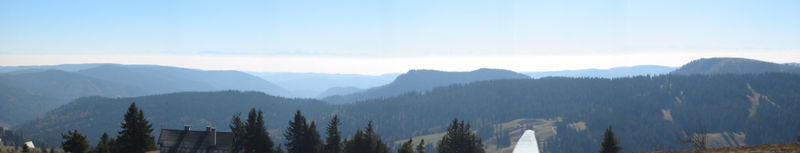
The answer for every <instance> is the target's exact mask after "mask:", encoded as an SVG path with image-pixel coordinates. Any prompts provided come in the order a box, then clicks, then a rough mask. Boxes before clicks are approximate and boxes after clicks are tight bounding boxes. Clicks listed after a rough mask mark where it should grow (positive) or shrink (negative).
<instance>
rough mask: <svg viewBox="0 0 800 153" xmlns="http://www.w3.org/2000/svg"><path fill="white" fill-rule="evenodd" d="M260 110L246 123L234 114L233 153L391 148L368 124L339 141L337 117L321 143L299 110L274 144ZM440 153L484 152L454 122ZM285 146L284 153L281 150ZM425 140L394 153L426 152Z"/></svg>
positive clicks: (384, 151)
mask: <svg viewBox="0 0 800 153" xmlns="http://www.w3.org/2000/svg"><path fill="white" fill-rule="evenodd" d="M262 114H263V112H262V111H261V110H256V109H251V110H250V112H249V113H248V115H247V119H246V120H242V118H241V114H236V115H234V116H233V117H232V119H231V124H230V128H231V131H232V132H233V135H234V140H233V146H232V147H231V152H233V153H284V152H288V153H389V152H391V151H390V147H389V146H388V145H387V144H386V143H385V142H384V141H383V140H382V139H381V137H380V136H379V135H378V134H377V133H376V132H375V128H374V127H373V125H372V122H371V121H370V122H369V123H368V124H367V126H366V127H364V128H363V129H358V130H356V132H355V134H353V136H351V137H349V138H344V139H342V135H341V131H339V126H340V125H341V121H340V120H339V117H338V116H335V115H334V116H333V118H332V119H331V120H330V121H329V122H328V124H327V126H326V127H325V132H326V134H327V138H326V139H325V141H324V142H323V140H322V139H321V135H320V134H319V132H318V131H317V123H316V122H315V121H310V122H309V121H308V120H307V119H306V118H305V116H303V114H302V112H301V111H300V110H298V111H297V112H296V113H295V115H294V118H293V120H291V121H289V126H288V127H287V128H286V130H285V132H284V133H283V137H284V138H285V139H286V140H287V142H286V143H285V144H283V145H275V144H274V143H273V141H272V140H271V139H270V133H269V132H268V131H267V128H266V127H265V124H264V121H263V119H264V118H263V115H262ZM438 144H439V145H438V147H439V149H438V152H439V153H484V152H485V151H484V150H483V143H482V142H481V139H480V138H478V137H477V136H476V135H475V133H474V132H472V130H471V129H470V125H469V124H466V123H465V122H464V121H460V122H459V120H458V119H454V120H453V121H452V123H451V124H450V126H449V127H448V131H447V134H445V136H444V138H443V139H442V140H441V141H440V142H439V143H438ZM283 147H285V151H284V149H283ZM425 149H426V148H425V140H420V142H419V143H418V145H416V146H415V145H414V143H413V140H412V139H410V138H409V140H408V141H407V142H405V143H403V144H402V146H400V148H399V149H397V153H425Z"/></svg>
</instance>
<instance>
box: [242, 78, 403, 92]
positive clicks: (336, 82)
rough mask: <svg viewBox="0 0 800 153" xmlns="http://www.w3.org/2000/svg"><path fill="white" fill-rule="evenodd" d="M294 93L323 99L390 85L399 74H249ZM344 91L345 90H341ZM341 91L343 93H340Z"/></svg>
mask: <svg viewBox="0 0 800 153" xmlns="http://www.w3.org/2000/svg"><path fill="white" fill-rule="evenodd" d="M248 73H250V74H252V75H255V76H258V77H261V78H262V79H264V80H267V81H269V82H272V83H275V84H276V85H278V86H280V87H283V88H285V89H286V90H289V91H290V92H292V95H293V97H303V98H316V97H319V98H323V97H327V96H331V95H332V94H333V95H335V94H346V93H348V92H351V91H353V90H352V89H355V88H358V89H367V88H372V87H377V86H381V85H385V84H388V83H390V82H392V80H394V79H395V78H396V77H397V76H398V75H400V74H397V73H390V74H383V75H376V76H372V75H361V74H325V73H290V72H248ZM341 89H344V90H341ZM340 90H341V91H340Z"/></svg>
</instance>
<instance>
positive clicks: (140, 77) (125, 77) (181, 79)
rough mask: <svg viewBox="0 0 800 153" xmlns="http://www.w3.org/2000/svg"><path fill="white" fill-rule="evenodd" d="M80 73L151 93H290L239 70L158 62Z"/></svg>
mask: <svg viewBox="0 0 800 153" xmlns="http://www.w3.org/2000/svg"><path fill="white" fill-rule="evenodd" d="M77 73H80V74H83V75H86V76H91V77H95V78H98V79H103V80H107V81H111V82H115V83H120V84H125V85H130V86H135V87H139V88H142V89H147V93H148V94H157V93H169V92H181V91H214V90H230V89H233V90H248V91H249V90H252V91H261V92H265V93H268V94H272V95H281V96H290V95H289V93H288V92H287V91H286V90H284V89H283V88H281V87H278V86H276V85H274V84H272V83H270V82H267V81H265V80H263V79H260V78H258V77H255V76H252V75H249V74H246V73H243V72H238V71H201V70H193V69H184V68H177V67H166V66H154V65H102V66H98V67H95V68H91V69H85V70H80V71H78V72H77Z"/></svg>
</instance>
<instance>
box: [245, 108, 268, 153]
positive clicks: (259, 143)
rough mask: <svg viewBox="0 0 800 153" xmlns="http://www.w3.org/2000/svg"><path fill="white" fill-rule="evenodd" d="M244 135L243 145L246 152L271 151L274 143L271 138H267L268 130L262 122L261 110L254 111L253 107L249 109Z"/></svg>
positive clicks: (265, 152)
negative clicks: (244, 142) (245, 136)
mask: <svg viewBox="0 0 800 153" xmlns="http://www.w3.org/2000/svg"><path fill="white" fill-rule="evenodd" d="M245 125H246V128H245V129H246V130H247V131H246V132H245V133H246V135H247V140H246V143H247V145H245V152H246V153H272V151H273V150H272V146H273V145H274V144H273V142H272V139H270V138H269V132H267V127H266V125H265V123H264V115H263V112H261V110H258V111H256V109H255V108H253V109H251V110H250V113H249V114H248V115H247V123H245Z"/></svg>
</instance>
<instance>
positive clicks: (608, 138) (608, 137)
mask: <svg viewBox="0 0 800 153" xmlns="http://www.w3.org/2000/svg"><path fill="white" fill-rule="evenodd" d="M618 143H619V140H617V138H616V137H614V132H613V131H612V130H611V126H608V128H607V129H606V132H605V133H603V143H602V148H600V150H599V151H598V152H599V153H617V152H619V151H620V150H622V147H620V146H618Z"/></svg>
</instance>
